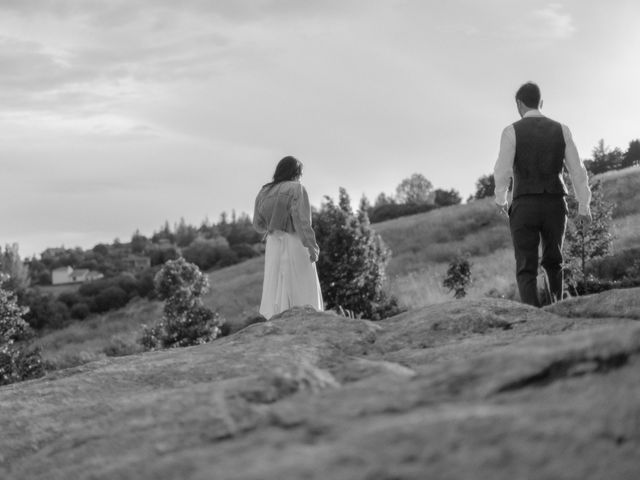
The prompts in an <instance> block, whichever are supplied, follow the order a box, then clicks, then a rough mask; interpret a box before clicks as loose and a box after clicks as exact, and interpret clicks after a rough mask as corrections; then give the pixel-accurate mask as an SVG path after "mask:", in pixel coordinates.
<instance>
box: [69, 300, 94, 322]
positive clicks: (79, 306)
mask: <svg viewBox="0 0 640 480" xmlns="http://www.w3.org/2000/svg"><path fill="white" fill-rule="evenodd" d="M90 313H91V310H90V309H89V305H87V304H86V303H84V302H80V303H76V304H75V305H74V306H73V307H71V311H70V314H71V318H75V319H76V320H84V319H85V318H87V317H88V316H89V314H90Z"/></svg>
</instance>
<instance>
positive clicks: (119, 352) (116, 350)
mask: <svg viewBox="0 0 640 480" xmlns="http://www.w3.org/2000/svg"><path fill="white" fill-rule="evenodd" d="M140 350H141V348H140V345H139V344H137V343H136V342H135V341H132V340H131V339H129V338H127V337H123V336H120V335H114V336H112V337H111V338H110V339H109V342H108V343H107V345H106V346H105V347H104V348H103V349H102V351H103V353H104V354H105V355H106V356H107V357H122V356H125V355H133V354H135V353H139V352H140Z"/></svg>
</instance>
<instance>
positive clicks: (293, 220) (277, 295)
mask: <svg viewBox="0 0 640 480" xmlns="http://www.w3.org/2000/svg"><path fill="white" fill-rule="evenodd" d="M301 176H302V163H301V162H300V161H299V160H298V159H297V158H295V157H284V158H283V159H282V160H280V162H278V165H277V167H276V171H275V173H274V174H273V181H272V182H270V183H267V184H266V185H264V186H263V187H262V189H260V192H259V193H258V196H257V197H256V204H255V210H254V213H253V226H254V228H255V229H256V230H257V231H258V232H260V233H263V234H265V236H266V239H267V248H266V254H265V263H264V282H263V284H262V301H261V303H260V313H261V314H262V315H263V316H264V317H266V318H267V319H268V318H271V317H272V316H273V315H275V314H277V313H280V312H283V311H284V310H287V309H289V308H291V307H295V306H304V305H310V306H312V307H313V308H315V309H316V310H320V311H322V310H323V309H324V307H323V303H322V294H321V292H320V282H319V281H318V272H317V271H316V264H315V262H316V260H318V253H319V252H320V249H319V248H318V244H317V242H316V236H315V233H314V232H313V229H312V228H311V206H310V205H309V196H308V195H307V191H306V190H305V189H304V187H303V186H302V184H301V183H300V177H301Z"/></svg>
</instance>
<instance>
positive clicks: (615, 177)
mask: <svg viewBox="0 0 640 480" xmlns="http://www.w3.org/2000/svg"><path fill="white" fill-rule="evenodd" d="M598 179H599V180H601V181H602V183H603V188H604V191H605V193H606V198H607V200H609V201H612V202H614V203H615V204H616V207H615V208H614V210H613V216H614V218H621V217H626V216H629V215H635V214H638V213H640V167H629V168H625V169H624V170H616V171H611V172H606V173H602V174H600V175H596V176H595V177H594V178H593V180H598Z"/></svg>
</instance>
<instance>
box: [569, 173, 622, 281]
mask: <svg viewBox="0 0 640 480" xmlns="http://www.w3.org/2000/svg"><path fill="white" fill-rule="evenodd" d="M565 177H568V176H567V175H565ZM565 180H566V181H568V179H567V178H565ZM567 203H568V206H569V221H568V222H567V230H566V234H565V240H564V246H563V256H564V263H565V268H566V282H567V284H568V285H569V286H570V287H572V288H573V290H574V293H578V288H579V287H580V285H582V286H584V284H585V282H586V280H587V279H588V276H589V272H588V268H589V262H590V261H591V260H594V259H597V258H601V257H604V256H605V255H608V254H609V252H610V251H611V243H612V240H613V235H612V233H611V225H612V215H613V208H614V204H613V203H611V202H608V201H606V199H605V197H604V191H603V190H602V184H601V182H599V181H598V182H595V183H594V184H593V185H591V204H590V206H591V215H592V217H593V220H592V222H591V224H590V225H589V226H587V227H584V228H582V229H581V228H578V226H577V225H576V218H577V214H578V207H577V202H576V200H575V199H574V198H573V197H567Z"/></svg>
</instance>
